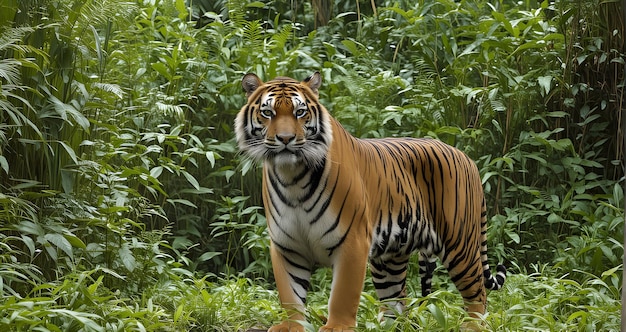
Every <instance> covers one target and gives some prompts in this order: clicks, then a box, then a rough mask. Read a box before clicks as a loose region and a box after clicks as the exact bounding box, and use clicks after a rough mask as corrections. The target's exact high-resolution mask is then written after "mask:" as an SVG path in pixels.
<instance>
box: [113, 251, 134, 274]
mask: <svg viewBox="0 0 626 332" xmlns="http://www.w3.org/2000/svg"><path fill="white" fill-rule="evenodd" d="M117 254H118V255H119V256H120V260H121V261H122V264H124V267H126V269H127V270H128V271H130V272H133V271H134V270H135V267H136V260H135V256H133V253H132V251H131V250H130V248H128V245H127V244H125V245H123V246H122V247H121V248H120V249H119V250H118V252H117Z"/></svg>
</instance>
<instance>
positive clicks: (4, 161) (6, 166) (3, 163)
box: [0, 156, 9, 174]
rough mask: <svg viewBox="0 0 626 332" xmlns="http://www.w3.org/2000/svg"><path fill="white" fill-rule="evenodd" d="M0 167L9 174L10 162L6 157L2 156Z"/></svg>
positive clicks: (0, 157)
mask: <svg viewBox="0 0 626 332" xmlns="http://www.w3.org/2000/svg"><path fill="white" fill-rule="evenodd" d="M0 167H2V169H3V170H4V172H5V173H6V174H9V162H8V161H7V158H5V157H4V156H0Z"/></svg>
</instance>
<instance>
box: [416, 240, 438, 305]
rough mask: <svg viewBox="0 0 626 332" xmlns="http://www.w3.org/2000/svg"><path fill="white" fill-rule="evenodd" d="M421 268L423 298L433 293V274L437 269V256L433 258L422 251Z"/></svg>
mask: <svg viewBox="0 0 626 332" xmlns="http://www.w3.org/2000/svg"><path fill="white" fill-rule="evenodd" d="M419 267H420V273H419V274H420V282H421V284H422V296H423V297H426V296H428V294H430V293H431V292H432V286H433V272H434V271H435V268H436V267H437V256H431V255H428V254H426V253H424V252H422V251H420V253H419Z"/></svg>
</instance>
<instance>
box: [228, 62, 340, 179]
mask: <svg viewBox="0 0 626 332" xmlns="http://www.w3.org/2000/svg"><path fill="white" fill-rule="evenodd" d="M320 84H321V76H320V74H319V73H315V74H313V75H312V76H311V77H309V78H307V79H306V80H304V81H302V82H298V81H296V80H294V79H292V78H289V77H277V78H275V79H273V80H271V81H269V82H266V83H264V82H263V81H261V79H259V77H258V76H256V75H255V74H247V75H246V76H244V78H243V80H242V85H243V88H244V90H245V91H246V96H247V97H248V102H247V103H246V105H244V106H243V108H242V109H241V111H239V113H238V114H237V117H236V119H235V133H236V138H237V143H238V145H239V148H240V150H241V151H243V152H244V153H245V154H247V155H248V156H250V157H252V158H253V159H255V160H258V161H268V162H270V163H273V164H275V165H278V166H299V165H305V166H309V167H315V166H318V165H321V164H322V162H323V161H324V159H325V158H326V154H327V152H328V147H329V145H330V142H331V137H332V133H331V128H330V123H329V115H328V114H327V113H326V110H325V109H324V108H323V106H321V105H320V104H319V102H318V93H317V91H318V88H319V86H320Z"/></svg>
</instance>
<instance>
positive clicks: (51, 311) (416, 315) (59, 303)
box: [0, 269, 621, 331]
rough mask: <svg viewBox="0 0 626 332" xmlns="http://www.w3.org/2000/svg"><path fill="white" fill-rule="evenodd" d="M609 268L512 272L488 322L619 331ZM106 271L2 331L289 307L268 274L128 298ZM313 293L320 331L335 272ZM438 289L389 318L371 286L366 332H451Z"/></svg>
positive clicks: (202, 317) (265, 313)
mask: <svg viewBox="0 0 626 332" xmlns="http://www.w3.org/2000/svg"><path fill="white" fill-rule="evenodd" d="M614 272H615V271H611V270H609V271H607V272H606V273H605V274H604V276H603V277H602V278H597V277H593V276H588V278H587V279H586V281H585V282H582V283H580V282H577V281H574V280H573V279H571V278H569V277H568V276H561V277H557V273H555V272H554V271H549V270H548V269H544V270H540V271H538V272H536V273H532V274H517V275H510V276H509V278H508V279H507V282H506V284H505V287H504V288H503V289H502V290H500V291H493V292H490V294H489V308H488V313H487V315H485V317H484V319H485V326H486V327H487V328H489V329H491V330H494V331H520V330H531V331H532V330H535V331H566V330H567V331H618V330H619V327H620V309H621V304H620V301H619V286H618V285H619V279H618V278H617V275H616V274H615V273H614ZM102 279H103V278H102V276H101V277H98V278H92V275H91V273H82V274H78V275H69V276H68V277H67V278H65V279H64V281H62V282H59V283H54V284H52V283H51V284H46V285H42V286H40V287H38V288H37V289H36V293H37V294H32V295H31V296H29V297H25V298H22V299H20V298H19V296H15V295H14V296H5V297H4V298H3V301H2V303H0V329H2V330H5V331H6V330H9V331H245V330H247V329H249V328H267V327H269V326H271V325H272V324H273V323H275V322H277V321H279V320H280V319H281V318H282V317H281V315H282V313H281V311H280V308H279V304H278V297H277V294H276V292H275V291H274V290H270V289H271V288H272V285H271V284H268V283H267V282H266V281H265V280H251V279H246V278H229V279H221V280H218V281H216V282H209V281H208V280H207V279H198V278H194V277H190V276H188V275H185V276H183V275H181V276H174V277H172V276H170V278H168V279H167V280H166V281H158V282H156V283H155V284H154V285H153V286H152V287H149V288H147V289H146V290H145V291H144V292H143V294H142V295H141V296H140V297H138V298H137V297H134V296H130V297H125V296H124V295H123V294H120V292H119V291H112V290H109V289H106V288H105V287H104V286H102ZM313 279H314V280H313V284H312V285H313V286H312V289H311V292H310V293H309V303H308V313H307V317H308V321H309V323H308V325H307V328H308V330H310V331H317V329H318V328H319V327H320V326H321V325H322V318H321V317H322V316H324V315H326V313H327V299H328V293H329V285H330V271H329V270H320V271H318V272H317V273H316V274H315V275H314V278H313ZM434 283H435V289H437V290H436V291H435V292H434V293H433V294H431V295H430V296H428V297H427V298H426V299H425V300H424V301H422V300H423V299H422V298H419V297H415V298H409V299H407V304H408V305H407V307H408V310H407V312H406V313H405V314H404V315H401V316H400V317H398V318H397V319H395V320H391V319H387V320H383V321H382V322H381V320H380V318H381V316H380V315H379V312H378V308H379V306H380V305H381V303H380V302H379V301H378V300H377V299H376V297H375V295H374V291H373V289H372V286H371V284H370V283H369V282H367V283H366V286H365V290H364V292H363V295H362V296H361V306H360V310H359V317H358V322H359V328H358V330H357V331H385V330H391V329H393V330H394V331H450V330H458V329H459V327H460V325H461V323H462V322H463V321H464V320H466V319H467V317H466V315H465V313H464V311H463V309H462V307H463V306H462V301H461V297H460V296H459V295H458V292H457V291H456V290H455V289H454V286H453V285H452V284H451V283H450V282H449V280H448V278H447V276H445V274H443V273H441V272H440V273H438V274H437V275H436V278H435V282H434ZM416 285H418V280H412V281H410V282H409V289H408V291H409V296H413V295H414V294H419V289H416V288H415V287H416Z"/></svg>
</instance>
